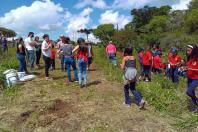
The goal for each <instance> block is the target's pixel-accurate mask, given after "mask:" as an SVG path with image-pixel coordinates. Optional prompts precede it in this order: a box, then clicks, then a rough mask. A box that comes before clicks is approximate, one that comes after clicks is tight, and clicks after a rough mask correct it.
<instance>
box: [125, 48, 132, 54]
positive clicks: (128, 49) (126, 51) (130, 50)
mask: <svg viewBox="0 0 198 132" xmlns="http://www.w3.org/2000/svg"><path fill="white" fill-rule="evenodd" d="M132 54H133V48H132V47H126V48H125V49H124V56H132Z"/></svg>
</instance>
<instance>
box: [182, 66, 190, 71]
mask: <svg viewBox="0 0 198 132" xmlns="http://www.w3.org/2000/svg"><path fill="white" fill-rule="evenodd" d="M180 69H181V71H187V70H188V68H187V67H186V66H183V67H181V68H180Z"/></svg>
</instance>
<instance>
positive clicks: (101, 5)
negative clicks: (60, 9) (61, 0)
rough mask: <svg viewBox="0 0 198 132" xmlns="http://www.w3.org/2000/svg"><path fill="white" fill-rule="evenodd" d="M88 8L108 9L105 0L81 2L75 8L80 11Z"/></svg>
mask: <svg viewBox="0 0 198 132" xmlns="http://www.w3.org/2000/svg"><path fill="white" fill-rule="evenodd" d="M86 6H92V7H93V8H99V9H105V8H107V7H108V6H107V4H106V3H105V1H104V0H79V1H78V3H77V4H76V5H75V6H74V7H75V8H78V9H79V8H84V7H86Z"/></svg>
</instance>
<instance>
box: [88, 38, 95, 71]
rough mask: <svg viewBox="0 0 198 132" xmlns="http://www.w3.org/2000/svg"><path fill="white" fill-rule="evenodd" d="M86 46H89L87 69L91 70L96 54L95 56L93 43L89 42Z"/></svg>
mask: <svg viewBox="0 0 198 132" xmlns="http://www.w3.org/2000/svg"><path fill="white" fill-rule="evenodd" d="M86 44H87V46H88V67H87V69H88V70H90V66H91V64H92V61H93V58H94V54H93V49H92V43H91V42H89V41H87V42H86Z"/></svg>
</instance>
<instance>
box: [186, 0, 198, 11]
mask: <svg viewBox="0 0 198 132" xmlns="http://www.w3.org/2000/svg"><path fill="white" fill-rule="evenodd" d="M188 8H189V10H193V9H197V8H198V0H191V1H190V3H189V5H188Z"/></svg>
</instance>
